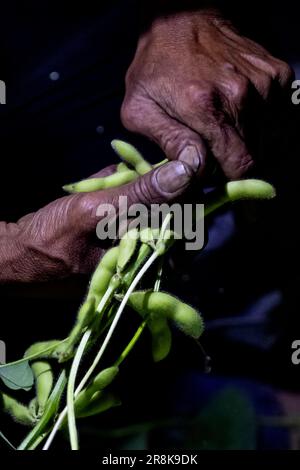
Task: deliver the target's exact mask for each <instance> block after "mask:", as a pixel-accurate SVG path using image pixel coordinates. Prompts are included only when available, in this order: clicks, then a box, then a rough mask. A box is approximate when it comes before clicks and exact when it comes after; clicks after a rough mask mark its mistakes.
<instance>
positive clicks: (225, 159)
mask: <svg viewBox="0 0 300 470" xmlns="http://www.w3.org/2000/svg"><path fill="white" fill-rule="evenodd" d="M223 103H224V100H223V97H221V95H220V93H219V92H217V91H216V90H215V89H214V88H213V87H212V86H210V85H209V84H208V83H204V84H201V83H195V82H192V83H191V84H190V85H189V86H188V87H187V88H186V90H183V91H182V97H181V100H180V101H179V102H178V104H177V106H176V108H175V107H174V109H173V110H172V112H173V113H175V114H176V117H177V118H178V119H180V120H181V121H183V122H184V123H185V124H186V125H187V126H188V127H190V128H192V129H193V130H194V131H195V132H196V133H197V134H199V135H201V136H202V137H203V138H204V139H205V141H206V142H208V144H209V147H210V150H211V152H212V154H213V155H214V157H215V158H216V159H217V160H218V162H219V164H220V165H221V167H222V170H223V172H224V173H225V175H226V176H227V177H228V178H229V179H238V178H240V177H242V176H244V175H245V173H246V172H247V171H248V170H249V169H250V168H251V167H252V165H253V159H252V156H251V155H250V153H249V151H248V148H247V145H246V143H245V141H244V140H243V138H242V136H241V135H240V133H239V132H238V130H237V129H235V128H234V127H233V125H232V124H231V123H230V121H229V119H228V116H227V113H226V112H224V109H223V108H224V104H223Z"/></svg>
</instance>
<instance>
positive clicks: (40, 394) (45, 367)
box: [31, 361, 53, 416]
mask: <svg viewBox="0 0 300 470" xmlns="http://www.w3.org/2000/svg"><path fill="white" fill-rule="evenodd" d="M31 369H32V372H33V375H34V377H35V388H36V399H37V405H38V410H37V414H38V416H42V415H43V413H44V410H45V406H46V404H47V401H48V398H49V396H50V393H51V391H52V387H53V372H52V368H51V366H50V364H49V362H45V361H35V362H33V363H32V364H31Z"/></svg>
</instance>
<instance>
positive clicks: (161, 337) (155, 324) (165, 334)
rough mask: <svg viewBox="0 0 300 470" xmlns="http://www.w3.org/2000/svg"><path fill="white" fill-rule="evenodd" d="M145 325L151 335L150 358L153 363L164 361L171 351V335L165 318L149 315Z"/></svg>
mask: <svg viewBox="0 0 300 470" xmlns="http://www.w3.org/2000/svg"><path fill="white" fill-rule="evenodd" d="M147 325H148V328H149V330H150V331H151V335H152V357H153V360H154V362H159V361H162V360H163V359H165V358H166V357H167V356H168V354H169V353H170V351H171V346H172V334H171V330H170V328H169V325H168V321H167V320H166V319H165V318H162V317H159V316H158V315H151V316H150V317H149V319H148V320H147Z"/></svg>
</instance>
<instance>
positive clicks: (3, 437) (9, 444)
mask: <svg viewBox="0 0 300 470" xmlns="http://www.w3.org/2000/svg"><path fill="white" fill-rule="evenodd" d="M0 437H1V439H3V440H4V442H5V443H6V444H7V445H8V447H10V448H11V449H13V450H16V448H15V446H13V445H12V443H11V442H9V440H8V439H7V437H5V436H4V434H3V433H2V432H1V431H0Z"/></svg>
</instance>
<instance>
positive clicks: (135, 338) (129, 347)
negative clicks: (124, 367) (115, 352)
mask: <svg viewBox="0 0 300 470" xmlns="http://www.w3.org/2000/svg"><path fill="white" fill-rule="evenodd" d="M146 325H147V322H146V321H143V323H141V325H140V326H139V327H138V329H137V331H136V332H135V335H134V336H133V338H132V339H131V341H130V342H129V343H128V344H127V346H126V348H125V349H124V351H123V352H122V353H121V354H120V357H119V358H118V359H117V360H116V362H115V363H114V366H116V367H119V366H120V365H121V364H122V362H123V361H124V360H125V359H126V357H127V356H128V354H129V353H130V351H131V350H132V349H133V347H134V346H135V344H136V343H137V341H138V340H139V338H140V336H141V334H142V333H143V331H144V329H145V327H146Z"/></svg>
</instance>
